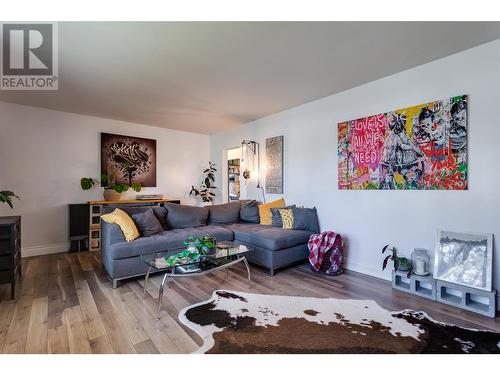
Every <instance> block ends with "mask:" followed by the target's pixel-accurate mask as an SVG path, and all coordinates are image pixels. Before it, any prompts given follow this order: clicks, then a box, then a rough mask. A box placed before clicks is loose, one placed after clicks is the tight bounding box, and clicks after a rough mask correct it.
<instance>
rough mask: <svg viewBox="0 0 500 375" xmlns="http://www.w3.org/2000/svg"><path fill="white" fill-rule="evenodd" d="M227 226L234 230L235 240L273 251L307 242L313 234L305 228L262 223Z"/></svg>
mask: <svg viewBox="0 0 500 375" xmlns="http://www.w3.org/2000/svg"><path fill="white" fill-rule="evenodd" d="M226 228H227V229H230V230H232V231H233V233H234V240H235V241H239V242H242V243H244V244H246V245H250V246H251V245H254V246H258V247H261V248H264V249H268V250H273V251H274V250H282V249H286V248H288V247H292V246H296V245H300V244H305V243H307V241H309V237H310V236H311V234H312V232H310V231H305V230H292V229H282V228H277V227H273V226H269V225H260V224H244V223H237V224H231V225H228V226H227V227H226Z"/></svg>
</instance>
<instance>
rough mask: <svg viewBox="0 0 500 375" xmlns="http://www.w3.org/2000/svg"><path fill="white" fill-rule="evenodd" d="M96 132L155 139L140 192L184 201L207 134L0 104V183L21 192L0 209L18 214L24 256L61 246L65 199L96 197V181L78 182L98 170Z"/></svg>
mask: <svg viewBox="0 0 500 375" xmlns="http://www.w3.org/2000/svg"><path fill="white" fill-rule="evenodd" d="M40 95H43V93H41V94H40ZM101 132H108V133H117V134H126V135H133V136H138V137H145V138H154V139H156V140H157V187H156V188H144V189H143V190H142V192H141V193H144V194H148V193H158V194H160V193H161V194H164V195H165V197H168V198H180V199H181V200H183V201H188V200H189V197H188V196H187V193H188V192H189V190H190V187H191V185H193V184H194V185H195V184H197V183H199V181H201V172H202V170H203V167H205V166H206V164H207V162H208V158H209V148H210V146H209V137H208V136H206V135H201V134H194V133H187V132H181V131H176V130H168V129H161V128H156V127H151V126H146V125H139V124H132V123H127V122H120V121H114V120H107V119H102V118H97V117H88V116H81V115H76V114H70V113H64V112H58V111H51V110H46V109H39V108H34V107H27V106H20V105H15V104H7V103H0V190H13V191H14V192H16V193H17V194H18V195H20V197H21V200H20V201H17V200H16V201H15V202H14V204H15V208H14V210H11V209H10V208H8V207H7V205H0V216H5V215H22V247H23V248H22V253H23V256H26V255H38V254H46V253H50V252H59V251H67V249H68V203H79V202H86V201H88V200H93V199H102V189H101V188H99V187H98V188H95V189H93V190H90V191H82V190H81V188H80V184H79V181H80V178H81V177H84V176H89V177H99V175H100V133H101ZM126 194H127V195H129V196H132V197H133V196H134V195H135V194H137V193H135V192H133V191H132V190H129V192H127V193H126Z"/></svg>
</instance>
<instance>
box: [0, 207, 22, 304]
mask: <svg viewBox="0 0 500 375" xmlns="http://www.w3.org/2000/svg"><path fill="white" fill-rule="evenodd" d="M17 275H19V277H21V216H5V217H0V284H5V283H10V298H11V299H14V297H15V292H16V280H17Z"/></svg>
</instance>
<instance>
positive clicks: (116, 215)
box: [101, 208, 140, 242]
mask: <svg viewBox="0 0 500 375" xmlns="http://www.w3.org/2000/svg"><path fill="white" fill-rule="evenodd" d="M101 219H102V220H104V221H105V222H107V223H111V224H118V226H119V227H120V229H121V230H122V232H123V235H124V236H125V239H126V240H127V242H130V241H133V240H135V239H136V238H138V237H139V236H140V234H139V231H138V230H137V227H136V226H135V223H134V221H133V220H132V218H131V217H130V216H129V215H128V214H127V213H126V212H125V211H122V210H120V209H119V208H116V209H115V210H114V211H113V212H111V213H110V214H106V215H102V216H101Z"/></svg>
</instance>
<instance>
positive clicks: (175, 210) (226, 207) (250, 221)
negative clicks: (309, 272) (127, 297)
mask: <svg viewBox="0 0 500 375" xmlns="http://www.w3.org/2000/svg"><path fill="white" fill-rule="evenodd" d="M257 204H258V202H256V201H239V202H233V203H228V204H223V205H214V206H210V207H192V206H182V205H177V204H170V203H169V204H167V205H166V206H165V207H164V208H160V209H155V212H154V213H155V215H158V219H159V221H160V222H161V224H162V226H163V228H164V231H162V232H160V233H157V234H154V235H152V236H149V237H143V236H141V237H139V238H138V239H136V240H134V241H132V242H127V241H126V240H125V237H124V236H123V233H122V231H121V229H120V227H119V226H118V225H116V224H109V223H106V222H104V221H103V222H102V227H101V230H102V247H101V257H102V263H103V265H104V267H105V268H106V271H107V273H108V275H109V277H110V278H111V279H112V281H113V287H114V288H116V287H117V282H118V281H119V280H123V279H128V278H132V277H136V276H142V275H144V274H145V273H146V271H147V265H146V264H145V263H144V262H143V261H142V260H141V259H140V255H141V254H150V253H155V252H159V251H165V250H168V251H169V252H171V253H172V254H175V253H176V252H179V251H181V250H183V249H185V245H184V241H185V240H186V239H187V237H188V236H195V237H197V236H202V235H205V234H208V235H211V236H214V237H215V238H216V239H217V241H219V242H220V241H235V242H236V243H239V244H243V245H247V246H249V247H251V248H252V250H253V251H251V252H249V253H248V254H247V255H246V258H247V259H248V261H249V262H251V263H254V264H256V265H259V266H262V267H264V268H266V269H268V270H269V272H270V275H271V276H273V275H274V271H275V270H276V269H278V268H281V267H285V266H288V265H291V264H293V263H296V262H299V261H303V260H305V259H307V256H308V248H307V242H308V240H309V237H310V236H311V234H313V233H314V232H312V231H310V230H293V229H282V228H280V227H276V226H271V225H260V224H258V208H257ZM123 210H124V211H126V212H127V213H128V214H129V215H131V216H132V217H133V218H134V215H137V214H140V213H144V212H145V211H147V210H151V208H147V207H144V208H142V207H141V208H136V207H135V208H123ZM162 210H164V211H162Z"/></svg>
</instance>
